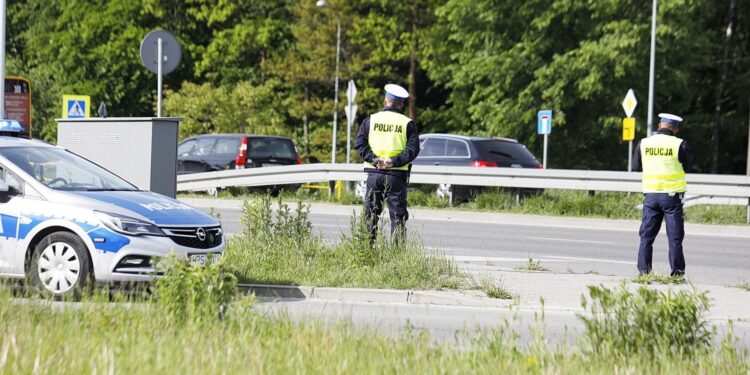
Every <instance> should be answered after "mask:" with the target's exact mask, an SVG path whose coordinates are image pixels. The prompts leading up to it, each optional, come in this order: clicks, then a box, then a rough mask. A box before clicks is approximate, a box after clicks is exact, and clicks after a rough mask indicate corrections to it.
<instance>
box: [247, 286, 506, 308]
mask: <svg viewBox="0 0 750 375" xmlns="http://www.w3.org/2000/svg"><path fill="white" fill-rule="evenodd" d="M238 288H239V290H240V292H241V293H243V294H250V293H254V294H255V295H256V296H257V297H260V298H264V299H271V300H299V299H319V300H330V301H340V302H359V303H389V304H390V303H400V304H420V305H441V306H464V307H494V308H498V307H508V306H510V304H511V302H512V301H511V300H499V299H493V298H489V297H481V296H472V295H467V294H464V293H461V292H457V291H438V290H435V291H423V290H417V291H414V290H398V289H366V288H332V287H313V286H289V285H262V284H239V285H238Z"/></svg>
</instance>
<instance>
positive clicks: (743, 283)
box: [735, 281, 750, 292]
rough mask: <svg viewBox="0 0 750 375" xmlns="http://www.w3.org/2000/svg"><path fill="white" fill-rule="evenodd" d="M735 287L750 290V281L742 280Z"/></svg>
mask: <svg viewBox="0 0 750 375" xmlns="http://www.w3.org/2000/svg"><path fill="white" fill-rule="evenodd" d="M735 287H737V288H740V289H744V290H746V291H748V292H750V282H747V281H741V282H740V283H739V284H737V285H735Z"/></svg>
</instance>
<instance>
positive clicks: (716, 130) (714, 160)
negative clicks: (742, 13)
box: [711, 0, 737, 173]
mask: <svg viewBox="0 0 750 375" xmlns="http://www.w3.org/2000/svg"><path fill="white" fill-rule="evenodd" d="M736 5H737V0H730V1H729V12H728V13H727V32H726V34H725V36H724V54H723V58H722V60H721V70H720V77H719V84H718V85H717V86H716V107H715V111H714V126H713V133H712V134H711V146H712V147H711V148H712V156H711V173H718V172H719V144H720V141H719V136H720V130H721V104H722V102H723V101H724V98H723V96H724V85H725V84H726V81H727V73H728V70H729V51H730V47H731V44H732V25H733V23H734V9H735V7H736Z"/></svg>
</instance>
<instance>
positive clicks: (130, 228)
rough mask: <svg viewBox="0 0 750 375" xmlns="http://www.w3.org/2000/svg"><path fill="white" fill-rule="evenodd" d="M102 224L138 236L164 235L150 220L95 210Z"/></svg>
mask: <svg viewBox="0 0 750 375" xmlns="http://www.w3.org/2000/svg"><path fill="white" fill-rule="evenodd" d="M94 213H96V216H97V217H98V218H99V220H101V222H102V224H104V225H106V226H107V228H109V229H112V230H113V231H115V232H118V233H122V234H127V235H130V236H138V235H141V234H145V235H151V236H164V235H165V234H164V232H162V231H161V229H159V227H157V226H156V225H154V224H152V223H149V222H148V221H143V220H139V219H136V218H133V217H129V216H125V215H119V214H113V213H109V212H101V211H94Z"/></svg>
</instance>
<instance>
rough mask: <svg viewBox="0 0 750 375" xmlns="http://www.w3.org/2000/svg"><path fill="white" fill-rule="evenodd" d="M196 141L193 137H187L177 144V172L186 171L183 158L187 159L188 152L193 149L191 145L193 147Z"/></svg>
mask: <svg viewBox="0 0 750 375" xmlns="http://www.w3.org/2000/svg"><path fill="white" fill-rule="evenodd" d="M197 142H198V140H197V139H195V138H188V139H186V140H184V141H182V142H181V143H180V144H179V145H178V146H177V173H178V174H179V173H184V172H185V171H186V167H185V160H187V159H188V158H189V157H190V152H191V151H192V150H193V147H195V144H196V143H197Z"/></svg>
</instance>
